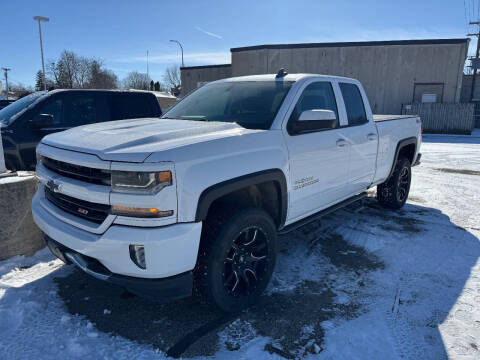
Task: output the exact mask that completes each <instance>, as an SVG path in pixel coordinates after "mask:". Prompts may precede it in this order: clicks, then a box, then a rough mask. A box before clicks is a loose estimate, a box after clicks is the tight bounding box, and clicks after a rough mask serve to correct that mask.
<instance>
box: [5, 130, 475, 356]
mask: <svg viewBox="0 0 480 360" xmlns="http://www.w3.org/2000/svg"><path fill="white" fill-rule="evenodd" d="M424 141H425V142H424V144H423V146H422V149H421V151H422V153H423V156H422V164H421V165H420V166H419V167H416V168H414V170H413V182H412V187H411V192H410V197H409V201H408V204H407V205H406V206H405V207H404V208H403V209H402V210H400V211H387V210H385V209H382V208H380V207H379V206H378V205H377V203H376V200H375V199H374V198H373V195H374V193H373V192H372V193H371V195H372V196H371V197H369V198H368V200H367V201H366V202H365V204H364V205H365V206H364V208H363V209H356V208H351V209H345V210H342V211H339V212H336V213H334V214H333V215H330V216H328V217H326V218H324V219H322V221H321V222H317V223H314V224H311V225H307V226H305V227H303V228H301V229H299V230H297V231H295V232H293V233H291V234H289V235H284V236H281V237H280V238H279V250H280V252H279V256H278V259H277V266H276V269H275V272H274V275H273V279H272V282H271V284H270V286H269V288H268V291H267V293H266V294H265V295H264V296H263V297H262V299H261V302H260V303H259V304H258V305H256V306H255V307H253V308H251V309H249V310H247V311H244V312H242V313H240V314H235V315H229V316H225V315H222V314H221V313H217V312H213V311H211V310H209V309H207V308H205V307H203V306H202V305H201V304H198V303H197V302H195V301H194V300H192V299H187V300H183V301H179V302H174V303H170V304H158V303H156V302H151V301H148V300H144V299H141V298H138V297H135V296H133V295H131V294H130V293H128V292H126V291H124V290H123V289H121V288H119V287H116V286H113V285H109V284H106V283H104V282H100V281H98V280H96V279H93V278H91V277H89V276H88V275H86V274H84V273H82V272H81V271H79V270H76V269H74V268H73V267H72V266H68V267H67V266H62V263H61V262H60V261H59V260H55V259H54V258H53V256H52V255H50V254H49V252H48V251H47V250H42V251H40V252H39V253H37V254H36V255H35V256H34V257H31V258H21V257H16V258H13V259H10V260H6V261H3V262H0V319H1V320H0V349H2V350H1V352H2V353H3V354H4V356H5V358H9V359H32V358H40V359H42V358H52V357H55V356H58V354H59V353H63V354H65V356H66V357H67V358H75V357H79V358H80V357H81V358H85V357H88V358H90V359H119V358H120V359H121V358H128V359H131V358H139V359H145V358H160V359H161V358H164V357H167V355H170V356H174V357H179V356H181V357H184V358H191V357H208V356H212V355H217V356H218V357H221V358H227V359H228V358H231V359H242V358H244V359H248V358H255V359H261V358H280V359H281V358H287V359H290V358H292V359H293V358H305V357H310V356H313V355H314V354H318V357H319V358H324V359H399V358H404V359H419V358H422V359H443V358H447V357H451V358H461V359H478V358H479V357H480V262H479V256H480V242H479V238H480V195H479V194H480V165H479V164H480V133H478V130H477V132H475V133H474V135H472V136H448V135H446V136H442V135H428V136H426V137H425V139H424Z"/></svg>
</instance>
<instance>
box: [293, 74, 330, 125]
mask: <svg viewBox="0 0 480 360" xmlns="http://www.w3.org/2000/svg"><path fill="white" fill-rule="evenodd" d="M313 109H317V110H320V109H321V110H332V111H333V112H334V113H335V115H336V117H337V126H336V127H338V110H337V102H336V100H335V94H334V92H333V88H332V84H331V83H330V82H328V81H320V82H314V83H311V84H310V85H308V86H307V87H306V88H305V90H303V93H302V95H301V96H300V98H299V99H298V101H297V104H296V105H295V108H294V109H293V111H292V114H291V115H290V119H289V121H288V123H289V124H290V123H293V122H295V121H297V120H298V118H299V117H300V114H301V113H302V112H303V111H305V110H313Z"/></svg>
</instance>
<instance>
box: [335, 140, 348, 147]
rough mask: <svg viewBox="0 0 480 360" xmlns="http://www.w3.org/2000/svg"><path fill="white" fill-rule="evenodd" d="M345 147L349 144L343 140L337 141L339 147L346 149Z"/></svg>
mask: <svg viewBox="0 0 480 360" xmlns="http://www.w3.org/2000/svg"><path fill="white" fill-rule="evenodd" d="M345 145H347V142H346V141H345V140H343V139H338V140H337V147H344V146H345Z"/></svg>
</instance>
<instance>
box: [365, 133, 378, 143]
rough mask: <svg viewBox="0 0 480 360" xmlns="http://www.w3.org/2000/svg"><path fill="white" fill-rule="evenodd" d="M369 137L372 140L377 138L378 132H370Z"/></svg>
mask: <svg viewBox="0 0 480 360" xmlns="http://www.w3.org/2000/svg"><path fill="white" fill-rule="evenodd" d="M367 139H368V140H370V141H373V140H377V134H373V133H371V134H368V135H367Z"/></svg>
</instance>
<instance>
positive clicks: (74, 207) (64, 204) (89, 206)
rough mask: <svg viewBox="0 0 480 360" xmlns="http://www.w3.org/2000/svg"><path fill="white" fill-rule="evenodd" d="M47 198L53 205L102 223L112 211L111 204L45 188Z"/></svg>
mask: <svg viewBox="0 0 480 360" xmlns="http://www.w3.org/2000/svg"><path fill="white" fill-rule="evenodd" d="M45 198H46V199H47V200H48V201H50V202H51V203H52V204H53V205H55V206H57V207H58V208H60V209H61V210H63V211H65V212H68V213H70V214H73V215H76V216H78V217H81V218H83V219H86V220H89V221H92V222H94V223H97V224H101V223H102V222H103V221H104V220H105V219H106V217H107V216H108V214H109V213H110V205H104V204H95V203H91V202H88V201H84V200H80V199H76V198H73V197H71V196H67V195H64V194H59V193H55V192H53V191H52V190H50V189H49V188H45Z"/></svg>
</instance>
